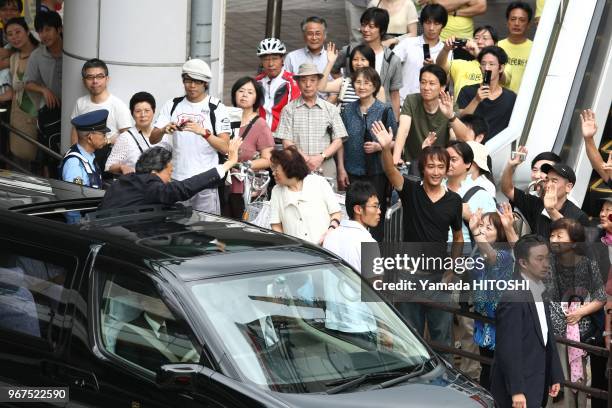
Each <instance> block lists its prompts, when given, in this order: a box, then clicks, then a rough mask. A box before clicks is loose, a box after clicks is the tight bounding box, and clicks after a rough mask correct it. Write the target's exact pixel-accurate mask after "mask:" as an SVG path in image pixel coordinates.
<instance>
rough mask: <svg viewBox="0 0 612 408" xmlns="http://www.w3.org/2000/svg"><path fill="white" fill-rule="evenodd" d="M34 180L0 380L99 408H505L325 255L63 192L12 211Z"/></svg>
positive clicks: (10, 282)
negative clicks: (99, 207)
mask: <svg viewBox="0 0 612 408" xmlns="http://www.w3.org/2000/svg"><path fill="white" fill-rule="evenodd" d="M4 176H5V178H6V176H7V175H6V174H5V175H4ZM0 178H2V177H0ZM28 183H30V184H34V185H38V184H41V185H45V184H47V185H50V183H46V182H45V181H44V180H40V179H38V180H34V179H31V180H25V181H24V180H21V181H18V182H12V184H11V183H8V184H11V187H10V189H8V187H6V184H7V183H3V182H2V181H0V190H2V191H7V190H10V191H11V194H12V196H11V194H8V195H7V197H8V198H6V199H4V198H3V197H2V196H0V202H2V201H3V200H4V201H5V202H4V204H0V386H31V387H43V386H44V387H69V399H70V403H69V404H68V405H67V406H70V405H72V404H74V405H77V406H87V407H89V406H96V407H97V406H100V407H167V406H172V407H183V408H189V407H319V408H320V407H351V408H356V407H375V406H377V407H389V408H391V407H436V406H440V407H441V406H453V407H492V406H493V401H492V399H491V397H490V395H489V394H487V393H486V391H484V390H483V389H482V388H480V387H479V386H478V385H476V384H474V383H473V382H471V381H470V380H468V379H467V378H466V377H464V376H463V375H462V374H460V373H459V372H457V371H456V370H454V369H453V368H452V367H451V366H450V364H448V363H447V362H446V361H445V360H443V359H442V358H440V357H439V356H437V355H436V354H435V353H434V352H433V351H432V350H431V349H430V348H429V347H428V346H427V345H426V344H425V343H424V341H423V340H422V339H421V338H420V337H419V336H418V335H416V334H415V333H414V332H413V331H412V330H411V329H410V328H409V327H408V326H407V325H406V323H405V322H404V321H403V320H402V319H401V318H400V317H399V316H398V314H397V313H396V312H395V310H394V309H393V308H392V307H391V306H390V305H388V304H387V303H385V302H384V301H382V299H381V298H380V297H379V296H378V295H377V294H376V293H375V292H374V291H373V290H371V289H369V286H368V285H363V284H362V283H363V281H362V280H361V276H360V275H359V274H358V273H356V272H355V271H354V270H352V269H351V268H350V267H348V266H347V265H346V264H345V263H343V262H342V261H340V260H339V259H338V258H336V257H334V256H333V255H331V254H330V253H328V252H326V251H324V250H322V249H320V248H319V247H316V246H313V245H310V244H308V243H305V242H303V241H300V240H297V239H294V238H291V237H289V236H286V235H282V234H278V233H275V232H272V231H269V230H265V229H261V228H257V227H254V226H252V225H250V224H245V223H240V222H236V221H233V220H229V219H225V218H221V217H217V216H211V215H208V214H204V213H199V212H196V211H191V209H189V208H174V209H161V208H158V207H140V208H135V209H122V210H121V211H114V212H113V211H111V212H97V213H96V212H92V209H93V208H95V203H96V200H98V201H99V197H96V195H99V193H98V192H93V191H90V189H87V188H84V187H81V186H77V187H76V190H74V191H73V194H68V195H67V196H66V197H62V196H61V195H60V193H59V191H65V190H71V189H72V188H73V187H74V185H68V184H65V183H59V182H54V185H53V186H50V191H46V194H47V195H46V196H45V197H46V199H40V200H35V201H32V202H30V203H17V205H11V203H10V202H7V200H15V199H16V195H19V194H22V195H24V196H27V194H26V192H27V190H28V188H31V186H29V187H28ZM18 190H19V191H18ZM39 190H40V188H39ZM55 190H58V191H55ZM31 194H32V196H33V197H34V196H40V195H41V194H42V193H41V192H36V191H32V192H31ZM63 198H68V200H67V201H66V200H64V199H63ZM15 203H16V202H12V204H15ZM75 209H82V210H84V212H89V214H88V216H87V217H85V218H84V220H83V222H82V223H81V224H80V225H67V224H65V223H64V222H62V221H63V217H62V213H64V212H67V211H70V210H75ZM15 406H23V405H22V404H21V403H16V404H15ZM35 406H45V405H44V403H41V402H37V403H36V405H35ZM49 406H51V404H49ZM53 406H56V405H53Z"/></svg>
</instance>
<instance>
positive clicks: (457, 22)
mask: <svg viewBox="0 0 612 408" xmlns="http://www.w3.org/2000/svg"><path fill="white" fill-rule="evenodd" d="M473 34H474V20H473V19H472V17H460V16H457V17H455V16H448V23H446V26H445V27H444V29H443V30H442V32H441V33H440V39H441V40H442V41H444V40H446V39H447V38H448V37H450V36H452V35H454V36H455V37H456V38H472V35H473Z"/></svg>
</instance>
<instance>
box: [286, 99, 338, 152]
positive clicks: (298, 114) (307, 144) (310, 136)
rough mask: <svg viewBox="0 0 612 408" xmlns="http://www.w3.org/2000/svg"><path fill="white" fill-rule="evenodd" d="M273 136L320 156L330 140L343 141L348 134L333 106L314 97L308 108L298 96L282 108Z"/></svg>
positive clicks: (336, 109)
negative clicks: (314, 99)
mask: <svg viewBox="0 0 612 408" xmlns="http://www.w3.org/2000/svg"><path fill="white" fill-rule="evenodd" d="M274 136H275V137H276V138H278V139H287V140H290V141H292V142H293V143H295V145H296V146H297V148H298V149H300V150H302V151H303V152H304V154H307V155H309V156H310V155H316V154H320V153H321V152H322V151H323V150H325V149H326V148H327V146H329V145H330V144H331V142H332V141H333V140H336V139H344V138H346V137H347V133H346V129H345V128H344V124H343V123H342V118H340V111H339V110H338V108H337V107H336V106H335V105H332V104H331V103H329V102H327V101H325V100H323V99H321V98H317V100H316V102H315V104H314V105H313V106H312V108H311V107H309V106H308V105H307V104H306V102H304V99H302V97H301V96H300V97H299V98H297V99H296V100H294V101H291V102H290V103H288V104H287V106H285V107H284V108H283V112H282V113H281V118H280V123H279V124H278V128H277V129H276V134H275V135H274Z"/></svg>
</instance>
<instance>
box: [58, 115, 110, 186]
mask: <svg viewBox="0 0 612 408" xmlns="http://www.w3.org/2000/svg"><path fill="white" fill-rule="evenodd" d="M107 118H108V111H107V110H106V109H100V110H95V111H91V112H88V113H84V114H82V115H79V116H76V117H75V118H74V119H72V121H71V123H72V125H73V126H74V128H75V129H76V131H77V135H78V141H77V143H75V144H73V145H72V146H71V147H70V149H69V150H68V152H66V155H65V156H64V159H63V160H62V164H61V168H60V171H61V174H62V180H64V181H69V182H71V183H76V184H81V185H84V186H88V187H93V188H102V172H101V171H100V168H99V167H98V165H97V164H96V162H95V158H96V156H95V154H94V153H95V151H96V150H98V149H100V148H102V147H104V145H105V144H106V133H107V132H110V129H109V128H108V127H106V119H107Z"/></svg>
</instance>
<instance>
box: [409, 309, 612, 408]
mask: <svg viewBox="0 0 612 408" xmlns="http://www.w3.org/2000/svg"><path fill="white" fill-rule="evenodd" d="M412 303H418V304H421V305H426V306H427V307H430V308H432V309H438V310H443V311H446V312H449V313H452V314H456V315H459V316H465V317H468V318H471V319H474V320H480V321H483V322H485V323H491V324H495V319H492V318H490V317H486V316H483V315H481V314H479V313H474V312H469V311H465V310H462V309H460V308H457V307H455V306H450V305H448V304H446V303H440V302H429V301H413V302H412ZM555 342H557V343H561V344H565V345H568V346H571V347H576V348H579V349H582V350H585V351H587V352H589V353H591V354H593V355H597V356H600V357H607V358H608V367H607V369H606V370H607V372H608V375H609V376H610V378H608V390H607V391H606V390H602V389H599V388H593V387H588V386H586V385H582V384H579V383H575V382H571V381H568V380H566V379H563V381H562V385H563V386H564V387H567V388H571V389H575V390H578V391H582V392H584V393H586V394H589V395H591V396H592V397H593V398H598V399H602V400H607V401H608V407H612V398H610V392H611V391H612V353H611V352H610V351H609V350H608V349H606V348H605V347H599V346H593V345H591V344H586V343H581V342H577V341H573V340H569V339H566V338H564V337H559V336H555ZM427 344H429V345H430V346H431V348H433V349H434V350H437V351H439V352H442V353H448V354H454V355H458V356H462V357H466V358H469V359H472V360H476V361H478V362H480V363H482V364H487V365H491V364H492V362H493V359H491V358H489V357H484V356H481V355H480V354H476V353H472V352H469V351H465V350H460V349H456V348H455V347H451V346H449V345H446V344H443V343H439V342H436V341H432V340H428V341H427Z"/></svg>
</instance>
